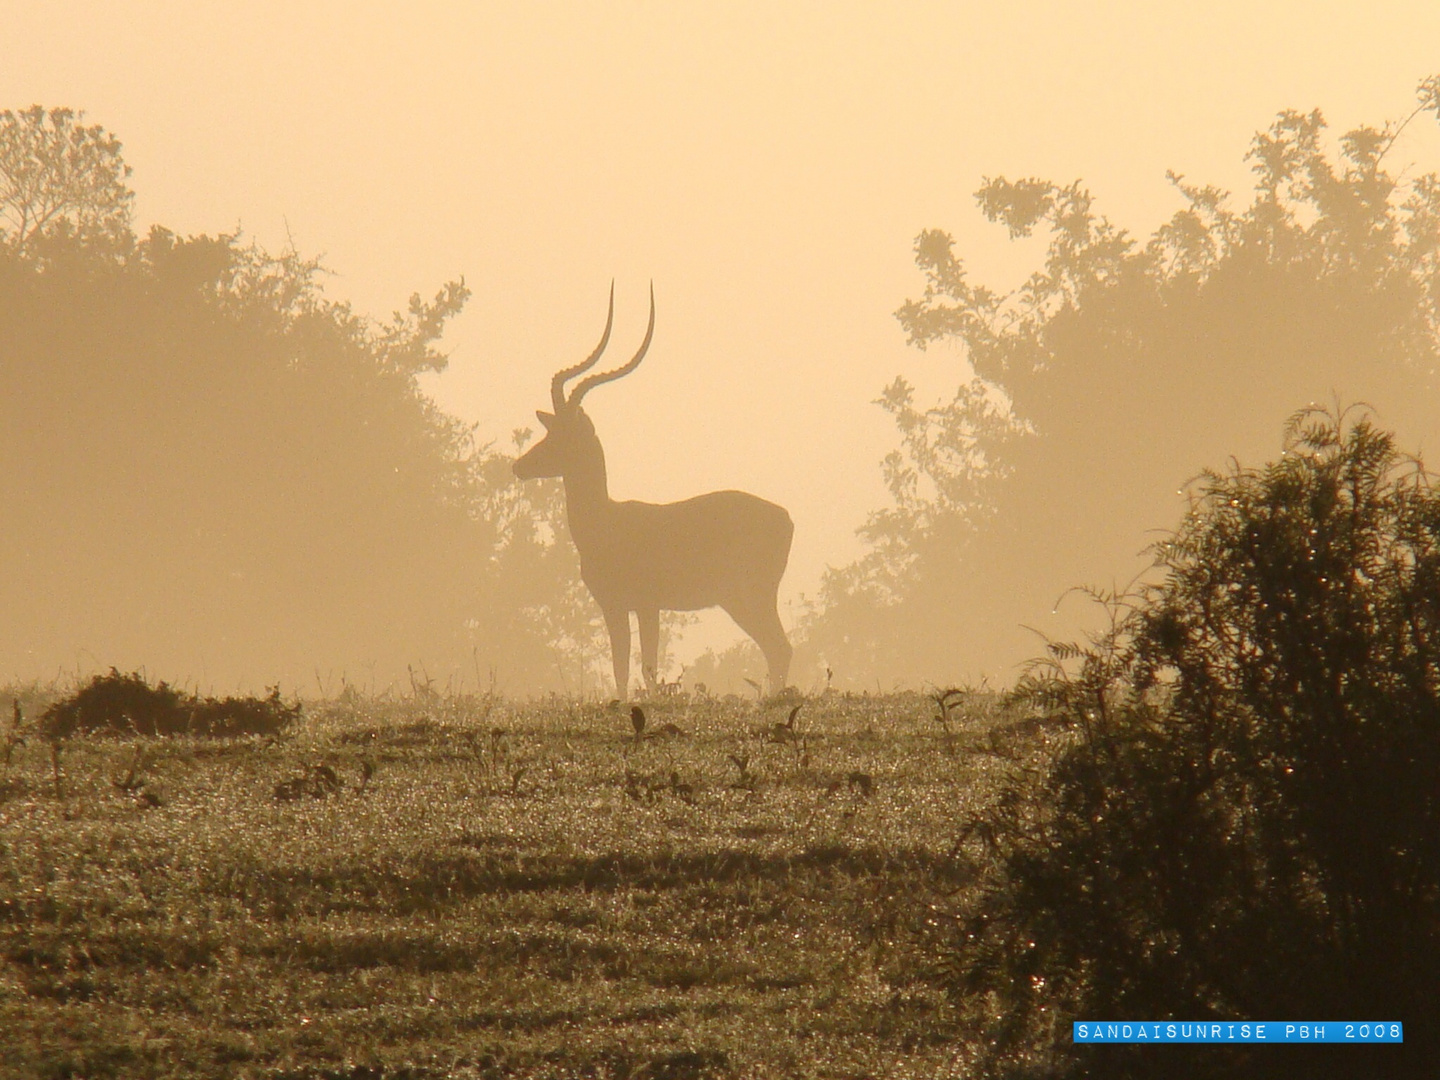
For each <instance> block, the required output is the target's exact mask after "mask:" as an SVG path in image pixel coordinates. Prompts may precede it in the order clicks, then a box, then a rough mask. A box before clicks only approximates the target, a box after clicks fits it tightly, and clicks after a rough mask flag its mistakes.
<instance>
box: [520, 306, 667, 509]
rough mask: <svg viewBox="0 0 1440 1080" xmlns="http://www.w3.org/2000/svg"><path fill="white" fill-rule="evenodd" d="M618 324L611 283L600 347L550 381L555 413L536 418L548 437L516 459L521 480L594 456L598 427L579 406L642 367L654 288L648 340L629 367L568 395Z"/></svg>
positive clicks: (557, 472) (651, 332) (562, 469)
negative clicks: (593, 392)
mask: <svg viewBox="0 0 1440 1080" xmlns="http://www.w3.org/2000/svg"><path fill="white" fill-rule="evenodd" d="M614 322H615V284H614V282H611V284H610V312H609V314H608V315H607V316H606V318H605V332H604V333H603V334H601V335H600V344H599V345H596V346H595V351H594V352H592V353H591V354H590V355H589V357H587V358H586V359H585V360H584V361H583V362H581V363H579V364H576V365H575V366H574V367H568V368H565V369H563V370H561V371H557V372H556V373H555V376H554V378H552V379H551V380H550V401H551V404H552V405H553V406H554V409H555V411H554V412H543V411H540V410H537V411H536V413H535V417H536V419H538V420H539V421H540V423H541V424H542V425H543V426H544V428H545V436H544V438H542V439H541V440H540V441H539V442H538V443H536V444H535V445H534V446H532V447H531V448H530V449H529V450H527V451H526V452H525V453H524V454H522V455H521V456H520V457H518V458H517V459H516V460H515V466H514V468H515V475H516V477H517V478H519V479H521V480H538V479H542V478H544V477H551V476H563V475H564V474H565V472H566V470H567V469H568V468H570V467H572V466H573V465H574V464H575V463H576V462H578V461H581V460H584V459H585V458H586V457H593V456H594V453H595V451H596V450H598V449H599V445H600V441H599V439H598V438H597V437H596V435H595V425H594V424H592V423H591V422H590V418H589V417H588V416H586V415H585V410H584V409H582V408H581V407H580V402H581V400H582V399H583V398H584V397H585V395H586V394H587V393H589V392H590V391H591V390H592V389H594V388H595V387H597V386H599V385H600V384H601V383H607V382H612V381H613V380H615V379H619V378H622V377H623V376H625V375H629V374H630V372H632V371H634V370H635V369H636V368H637V367H639V366H640V361H641V360H643V359H645V353H646V351H647V350H648V349H649V348H650V339H651V337H652V336H653V335H654V333H655V286H654V284H653V283H652V284H651V286H650V325H649V327H648V328H647V329H646V331H645V340H644V341H642V342H641V343H640V351H639V352H637V353H636V354H635V355H634V357H632V358H631V360H630V362H629V363H628V364H625V365H624V366H623V367H618V368H616V369H615V370H614V371H604V372H600V373H599V374H595V375H590V376H588V377H587V378H585V379H582V380H581V381H580V382H578V383H576V384H575V386H574V387H573V388H572V389H571V391H570V396H569V397H568V398H567V397H566V396H565V383H566V382H568V381H569V380H570V379H573V378H575V377H576V376H577V375H583V374H584V373H585V372H587V371H589V370H590V369H591V368H592V367H594V366H595V364H596V362H597V361H598V360H599V359H600V354H601V353H603V352H604V351H605V346H606V345H608V344H609V343H610V328H611V326H612V325H613V324H614Z"/></svg>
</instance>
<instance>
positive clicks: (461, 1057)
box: [0, 695, 1025, 1080]
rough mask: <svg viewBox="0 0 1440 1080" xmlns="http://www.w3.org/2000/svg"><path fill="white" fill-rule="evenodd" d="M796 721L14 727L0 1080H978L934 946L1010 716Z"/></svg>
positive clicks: (833, 703)
mask: <svg viewBox="0 0 1440 1080" xmlns="http://www.w3.org/2000/svg"><path fill="white" fill-rule="evenodd" d="M794 704H795V702H793V701H786V702H776V703H771V704H762V703H759V702H755V701H742V700H739V699H734V698H730V699H726V700H723V701H717V700H710V699H699V700H681V699H666V700H663V701H653V702H648V703H646V704H645V705H644V708H645V711H646V725H645V730H644V731H643V732H642V733H641V735H640V736H639V737H637V735H636V733H635V731H634V727H633V724H632V719H631V714H630V710H629V706H621V705H618V704H609V705H606V704H599V703H582V702H575V701H566V700H561V699H556V700H553V701H549V702H534V703H526V704H521V703H512V702H506V701H503V700H495V699H490V698H483V697H476V698H440V697H423V696H422V697H416V698H405V699H374V700H368V699H360V698H356V697H354V696H351V697H349V698H347V699H346V700H343V701H339V702H315V703H310V704H308V705H307V706H306V708H305V711H304V717H303V719H301V720H300V721H299V722H298V723H297V724H296V725H295V726H294V727H293V729H292V730H291V731H290V732H288V733H287V734H286V735H285V736H284V737H283V738H271V739H265V740H258V739H241V740H229V741H225V740H182V739H144V740H136V739H130V740H117V739H113V738H76V739H70V740H67V741H66V742H65V743H63V744H62V745H61V747H60V749H59V754H58V758H57V757H56V756H55V755H53V754H52V752H51V746H50V744H48V743H46V742H44V741H43V740H41V739H40V738H39V737H38V736H36V735H34V734H33V733H32V734H31V736H30V737H29V738H28V739H27V740H26V741H25V742H24V743H21V744H16V745H15V746H14V747H13V748H12V749H11V751H10V760H9V762H8V764H5V765H4V766H3V768H0V1032H4V1037H3V1047H0V1075H3V1076H5V1077H57V1078H58V1077H89V1078H98V1077H171V1076H174V1077H179V1076H214V1077H296V1078H298V1077H346V1078H355V1080H358V1078H361V1077H366V1078H373V1080H379V1078H385V1080H394V1078H401V1077H501V1076H537V1077H538V1076H575V1077H597V1078H605V1077H642V1076H643V1077H650V1078H660V1077H671V1078H682V1077H710V1076H714V1077H752V1076H753V1077H771V1076H774V1077H855V1078H859V1077H903V1076H915V1077H932V1076H946V1075H964V1073H965V1065H966V1062H967V1061H968V1059H969V1054H968V1051H967V1048H966V1046H965V1044H964V1042H963V1041H962V1040H961V1039H960V1038H959V1036H958V1034H957V1033H958V1031H959V1030H960V1027H959V1026H958V1024H957V1018H956V1017H955V1016H954V1015H953V1009H954V1006H953V1004H952V1003H951V1002H950V1001H949V1000H948V999H947V998H946V996H945V994H944V992H943V990H942V989H941V980H940V978H939V977H938V975H937V973H936V968H935V957H934V950H933V948H932V947H931V945H930V943H932V942H933V940H935V933H936V929H937V919H943V918H944V917H945V913H948V912H952V911H954V910H955V906H956V897H957V896H963V894H964V892H965V890H966V888H967V887H968V885H969V883H970V880H971V874H970V872H968V871H967V870H966V864H965V863H964V862H963V860H958V859H956V858H955V857H953V849H954V847H955V845H956V841H957V838H958V836H959V835H960V831H961V829H962V828H963V827H964V825H965V824H966V823H967V822H969V821H970V820H971V818H972V816H973V815H974V813H975V812H976V811H977V810H978V809H979V808H980V807H981V806H982V805H983V804H984V803H985V801H986V800H987V799H988V798H989V797H991V795H992V794H993V793H994V791H995V789H996V785H997V783H998V782H999V780H1000V779H1001V778H1002V776H1003V775H1004V774H1005V773H1006V772H1008V771H1009V770H1011V769H1013V768H1014V767H1015V764H1016V761H1015V754H1014V753H1012V752H1010V750H1009V749H1008V744H1007V733H1010V732H1012V730H1015V729H1012V728H1011V727H1008V726H1007V724H1008V720H1009V718H1007V717H1006V716H1004V715H1003V714H1002V712H1001V710H1000V709H999V708H998V707H997V706H996V705H995V703H994V702H993V700H991V699H988V698H980V697H971V698H969V699H967V701H966V702H965V703H964V704H962V705H961V706H960V708H959V709H958V710H955V711H952V713H951V714H950V716H949V717H948V730H947V729H945V728H942V726H941V725H940V724H939V723H937V721H936V719H935V713H936V707H935V703H934V702H933V701H932V700H931V699H929V698H928V697H926V696H923V695H892V696H883V697H882V696H839V695H827V696H825V697H817V698H809V699H805V700H804V702H803V707H802V708H801V711H800V713H799V716H798V717H797V718H796V721H795V725H794V731H795V732H796V733H797V735H796V736H795V737H786V736H777V733H776V732H775V731H774V726H775V725H776V724H783V723H784V722H785V720H786V718H787V716H788V715H789V713H790V710H791V708H793V705H794ZM6 705H7V712H8V705H9V703H8V702H6ZM667 724H668V725H673V726H674V727H675V728H678V729H679V733H675V732H670V733H666V731H665V725H667ZM1019 731H1020V735H1019V737H1023V736H1024V734H1025V733H1024V731H1023V724H1022V725H1019ZM647 736H648V737H647ZM1011 741H1012V742H1013V739H1012V740H1011ZM57 762H58V772H57V768H56V766H57ZM742 766H743V767H742Z"/></svg>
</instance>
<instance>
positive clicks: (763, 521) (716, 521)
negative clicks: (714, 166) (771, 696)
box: [515, 283, 795, 699]
mask: <svg viewBox="0 0 1440 1080" xmlns="http://www.w3.org/2000/svg"><path fill="white" fill-rule="evenodd" d="M614 322H615V286H614V284H613V283H612V284H611V286H610V312H609V315H608V316H606V319H605V332H604V334H602V335H601V337H600V344H599V345H597V346H595V351H594V352H592V353H591V354H590V356H589V358H588V359H587V360H585V361H584V362H583V363H580V364H576V365H575V366H574V367H569V368H565V369H563V370H561V371H558V372H556V373H555V376H554V378H552V379H551V380H550V400H551V403H552V404H553V406H554V408H555V411H554V412H553V413H547V412H539V411H537V412H536V413H535V415H536V417H538V418H539V420H540V423H541V424H543V425H544V427H545V437H544V438H543V439H541V440H540V441H539V442H538V443H536V444H535V445H534V446H532V447H531V448H530V449H529V450H528V451H526V452H525V453H524V454H523V455H521V456H520V457H519V458H518V459H516V461H515V475H516V476H517V477H518V478H520V479H521V480H534V479H539V478H542V477H553V476H558V477H560V478H562V480H563V481H564V484H565V515H566V518H567V520H568V522H569V526H570V536H571V538H572V539H573V540H574V542H575V548H576V550H577V551H579V553H580V577H581V579H582V580H583V581H584V582H585V585H586V587H587V588H588V589H589V590H590V593H591V595H592V596H594V597H595V602H596V603H597V604H599V605H600V610H601V612H602V613H603V614H604V616H605V626H606V629H607V630H608V631H609V632H610V658H611V663H612V664H613V666H614V670H615V691H616V693H617V694H618V695H619V696H620V697H621V698H622V699H623V698H625V697H626V696H627V693H628V689H629V680H630V612H632V611H633V612H635V614H636V617H637V620H638V622H639V625H640V662H641V670H642V674H643V675H644V678H645V684H646V686H647V687H648V688H649V689H651V690H653V689H654V686H655V678H656V662H657V656H658V652H659V646H660V612H662V611H698V610H700V609H702V608H710V607H721V608H724V609H725V611H726V612H727V613H728V614H729V615H730V617H731V618H732V619H734V620H735V622H736V624H737V625H738V626H739V627H740V629H741V630H743V631H745V633H746V634H748V635H750V637H751V638H753V639H754V640H755V644H757V645H759V646H760V650H761V652H763V653H764V654H765V661H766V663H767V665H768V666H769V669H770V686H771V689H772V690H774V691H779V690H782V689H784V687H785V678H786V676H787V675H788V674H789V671H790V658H791V655H792V654H793V652H794V650H793V649H792V648H791V646H790V641H789V639H788V638H786V636H785V630H784V628H783V627H782V626H781V625H780V613H779V610H778V607H777V603H776V593H777V592H778V590H779V588H780V579H781V578H782V577H783V576H784V574H785V564H786V562H788V561H789V558H790V540H791V538H792V537H793V535H794V532H795V526H794V523H793V522H792V521H791V520H790V515H789V513H788V512H787V511H786V510H785V509H784V508H783V507H780V506H776V505H775V504H774V503H771V502H766V501H765V500H764V499H761V498H758V497H757V496H754V495H750V494H747V493H746V492H743V491H712V492H710V493H709V494H707V495H697V496H696V497H695V498H693V499H686V500H684V501H683V502H673V503H648V502H635V501H625V502H617V501H616V500H614V499H612V498H610V490H609V483H608V480H607V477H606V473H605V451H604V450H603V449H602V448H601V446H600V439H599V437H598V436H597V435H596V434H595V425H594V424H593V423H591V421H590V418H589V417H588V416H586V415H585V410H584V409H582V408H581V407H580V402H581V401H582V400H583V399H584V397H585V395H586V394H587V393H589V392H590V391H591V390H593V389H594V388H595V387H597V386H599V385H600V384H601V383H607V382H611V381H613V380H615V379H619V378H622V377H623V376H625V375H628V374H630V372H632V371H634V370H635V369H636V368H637V367H639V366H640V361H641V360H643V359H644V358H645V353H646V350H648V349H649V348H650V339H651V338H652V337H653V336H654V334H655V286H654V285H653V283H652V284H651V286H650V325H649V327H648V328H647V329H646V331H645V340H644V341H643V342H641V344H640V351H639V352H637V353H636V354H635V355H634V357H633V358H632V359H631V360H630V362H629V363H628V364H625V365H624V366H623V367H619V368H616V369H615V370H613V371H607V372H602V373H600V374H595V375H590V376H587V377H586V378H584V379H582V380H581V381H580V382H579V383H577V384H575V386H574V388H573V389H572V390H571V391H570V396H569V397H568V398H567V397H566V396H565V383H566V382H567V381H569V380H570V379H573V378H575V377H576V376H578V375H582V374H584V373H585V372H587V371H589V370H590V368H592V367H593V366H594V365H595V363H596V361H598V360H599V359H600V354H601V353H603V352H604V351H605V346H606V345H607V344H608V343H609V341H610V329H611V327H612V326H613V325H614Z"/></svg>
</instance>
